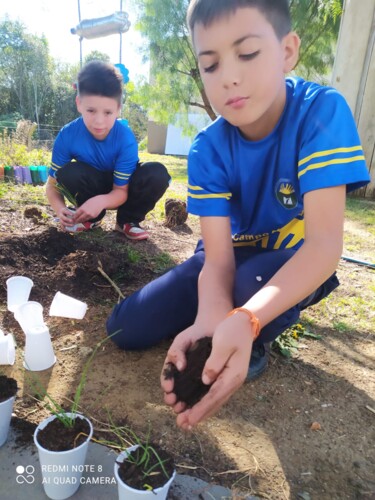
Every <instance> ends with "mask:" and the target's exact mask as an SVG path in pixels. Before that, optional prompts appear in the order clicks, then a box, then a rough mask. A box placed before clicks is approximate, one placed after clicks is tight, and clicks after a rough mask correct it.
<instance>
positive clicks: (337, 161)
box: [298, 155, 365, 178]
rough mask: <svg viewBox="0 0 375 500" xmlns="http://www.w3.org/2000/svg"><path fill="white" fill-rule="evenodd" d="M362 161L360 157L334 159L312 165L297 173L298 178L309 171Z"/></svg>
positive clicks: (362, 157)
mask: <svg viewBox="0 0 375 500" xmlns="http://www.w3.org/2000/svg"><path fill="white" fill-rule="evenodd" d="M364 159H365V157H364V156H363V155H361V156H353V157H352V158H335V159H334V160H330V161H324V162H322V163H312V164H311V165H309V166H308V167H306V168H305V169H304V170H301V172H298V178H301V177H302V176H303V175H304V174H305V173H306V172H308V171H309V170H315V169H317V168H324V167H328V165H339V164H340V163H354V162H355V161H360V160H364Z"/></svg>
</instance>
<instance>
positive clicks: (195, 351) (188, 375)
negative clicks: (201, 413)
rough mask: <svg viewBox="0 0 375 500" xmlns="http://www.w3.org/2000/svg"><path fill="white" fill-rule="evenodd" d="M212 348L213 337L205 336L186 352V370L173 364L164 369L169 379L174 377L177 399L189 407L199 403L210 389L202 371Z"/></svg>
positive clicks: (174, 390) (165, 375) (174, 389)
mask: <svg viewBox="0 0 375 500" xmlns="http://www.w3.org/2000/svg"><path fill="white" fill-rule="evenodd" d="M211 349H212V338H211V337H203V338H201V339H199V340H198V341H197V342H196V343H195V345H194V346H193V347H192V349H191V350H190V351H188V352H187V353H186V362H187V364H186V368H185V370H183V371H182V372H180V371H178V370H177V368H176V367H175V366H174V365H172V364H171V365H170V366H168V367H167V368H166V369H165V370H164V377H165V378H166V379H167V380H169V379H172V378H173V379H174V386H173V392H174V393H175V394H176V396H177V401H182V402H184V403H186V405H187V407H188V408H191V407H192V406H194V405H195V404H196V403H198V401H200V400H201V399H202V398H203V396H204V395H205V394H207V392H208V391H209V389H210V386H209V385H205V384H204V383H203V382H202V372H203V368H204V365H205V363H206V361H207V359H208V357H209V356H210V354H211Z"/></svg>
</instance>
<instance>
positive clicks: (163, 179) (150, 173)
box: [141, 161, 171, 191]
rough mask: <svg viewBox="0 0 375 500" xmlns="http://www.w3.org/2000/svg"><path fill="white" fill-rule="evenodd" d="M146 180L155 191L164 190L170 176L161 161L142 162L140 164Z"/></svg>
mask: <svg viewBox="0 0 375 500" xmlns="http://www.w3.org/2000/svg"><path fill="white" fill-rule="evenodd" d="M141 171H143V173H144V175H145V177H146V178H147V182H148V183H150V184H151V185H152V186H153V189H156V190H157V191H160V190H164V191H165V190H166V189H167V187H168V186H169V183H170V181H171V176H170V175H169V173H168V170H167V168H166V167H165V165H163V164H162V163H159V162H157V161H153V162H147V163H143V164H142V166H141Z"/></svg>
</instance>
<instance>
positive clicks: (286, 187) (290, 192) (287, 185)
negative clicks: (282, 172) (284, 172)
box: [276, 179, 297, 210]
mask: <svg viewBox="0 0 375 500" xmlns="http://www.w3.org/2000/svg"><path fill="white" fill-rule="evenodd" d="M276 198H277V199H278V200H279V202H280V203H281V205H282V206H283V207H284V208H286V209H289V210H291V209H292V208H296V206H297V195H296V192H295V190H294V187H293V184H292V183H291V182H290V181H289V180H286V179H281V180H280V181H279V182H278V184H277V186H276Z"/></svg>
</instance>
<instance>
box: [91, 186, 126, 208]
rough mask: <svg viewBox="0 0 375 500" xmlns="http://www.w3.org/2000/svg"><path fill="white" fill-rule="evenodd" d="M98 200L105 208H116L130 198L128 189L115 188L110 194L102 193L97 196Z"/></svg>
mask: <svg viewBox="0 0 375 500" xmlns="http://www.w3.org/2000/svg"><path fill="white" fill-rule="evenodd" d="M95 198H96V200H97V202H98V203H99V204H100V205H101V207H102V208H103V209H108V210H111V209H114V208H118V207H119V206H121V205H123V204H124V203H125V202H126V200H127V199H128V190H126V191H125V190H123V189H116V188H115V189H113V190H112V191H111V192H110V193H108V194H100V195H98V196H95Z"/></svg>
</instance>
